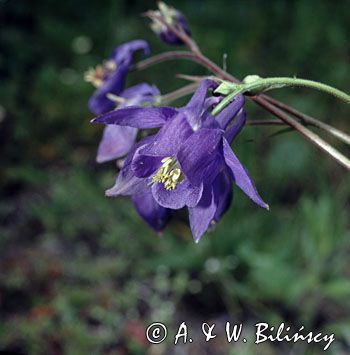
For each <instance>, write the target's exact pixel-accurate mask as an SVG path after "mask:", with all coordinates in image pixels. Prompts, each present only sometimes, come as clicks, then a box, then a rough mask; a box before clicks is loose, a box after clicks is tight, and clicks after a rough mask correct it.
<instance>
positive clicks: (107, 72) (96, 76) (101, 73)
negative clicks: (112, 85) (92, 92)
mask: <svg viewBox="0 0 350 355" xmlns="http://www.w3.org/2000/svg"><path fill="white" fill-rule="evenodd" d="M116 69H117V64H116V63H115V62H114V61H113V60H107V61H105V62H104V63H103V64H100V65H97V66H96V68H90V69H89V70H88V71H87V72H86V73H85V75H84V79H85V81H87V82H89V83H92V85H94V86H95V87H96V88H98V87H100V86H101V85H102V84H103V83H104V81H105V80H106V79H107V78H108V77H110V76H111V75H112V74H113V73H114V72H115V70H116Z"/></svg>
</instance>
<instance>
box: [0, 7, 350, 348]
mask: <svg viewBox="0 0 350 355" xmlns="http://www.w3.org/2000/svg"><path fill="white" fill-rule="evenodd" d="M170 4H172V5H174V6H176V7H177V8H179V9H180V10H181V11H183V12H184V13H185V14H186V15H187V17H188V19H189V21H190V23H191V28H192V32H193V36H194V37H195V38H196V40H197V41H198V43H199V44H200V46H201V47H202V50H203V52H204V53H205V54H207V55H208V56H209V57H210V58H212V59H213V60H214V61H216V62H217V63H218V64H219V65H222V56H223V53H227V55H228V59H227V66H228V70H229V71H230V72H232V73H233V74H234V75H235V76H237V77H239V78H243V77H244V76H245V75H248V74H259V75H261V76H293V75H297V76H299V77H304V78H308V79H314V80H319V81H322V82H325V83H328V84H330V85H334V86H336V87H338V88H340V89H342V90H344V91H346V92H349V89H350V86H349V74H350V67H349V57H350V43H349V38H350V26H349V22H350V17H349V1H345V0H344V1H333V2H331V1H321V0H320V1H306V0H305V1H283V0H279V1H243V0H240V1H210V0H205V1H199V0H197V1H195V0H190V1H173V2H171V3H170ZM154 7H155V4H154V3H153V2H152V1H147V2H146V1H142V0H138V1H136V0H134V1H117V0H113V1H97V0H96V1H80V0H70V1H60V2H58V1H53V0H36V1H24V0H7V1H4V0H2V1H0V77H1V81H0V151H1V154H0V164H1V170H0V179H1V180H0V181H1V183H0V191H1V199H0V221H1V224H0V350H12V351H19V352H23V353H30V354H87V353H91V354H92V353H93V354H144V353H148V354H163V353H164V354H171V353H174V354H180V353H181V354H187V353H190V352H192V353H198V354H233V353H237V352H239V353H240V354H255V353H257V352H258V353H259V354H285V353H290V354H318V353H320V354H321V353H322V350H321V347H316V346H315V345H308V344H306V343H298V344H297V345H295V344H268V343H265V344H264V345H259V347H256V346H255V345H254V344H253V340H254V333H253V332H254V327H253V325H254V324H255V323H256V322H257V321H266V322H270V323H271V324H272V325H278V324H279V323H280V322H282V321H283V322H287V323H288V324H289V325H291V326H292V327H294V328H293V329H294V330H298V329H299V327H300V326H301V325H304V326H305V328H306V329H307V330H312V331H321V332H326V333H331V332H335V336H336V339H337V341H336V342H335V343H333V344H332V346H331V348H330V350H328V352H329V353H332V354H347V353H349V351H350V318H349V311H350V307H349V306H350V281H349V276H350V263H349V251H350V238H349V237H350V230H349V201H350V200H349V196H350V184H349V182H350V178H349V174H348V173H347V172H346V171H345V170H344V169H343V168H341V167H339V166H338V165H337V164H336V163H335V162H334V161H332V160H331V159H330V158H328V157H327V156H325V155H324V154H323V153H322V152H320V151H318V150H316V148H314V147H312V146H311V145H310V144H309V143H307V142H305V141H304V140H303V138H301V137H300V136H299V135H298V134H297V133H295V132H289V133H284V134H279V135H273V133H276V132H277V131H278V130H279V128H271V127H264V128H262V127H247V128H246V129H245V131H244V132H243V134H241V136H240V137H239V139H237V141H236V142H235V144H234V147H233V148H234V150H235V152H236V153H237V155H238V156H239V158H240V159H241V161H242V162H243V163H244V164H245V166H246V167H247V168H248V169H249V171H250V172H251V175H252V176H253V177H254V180H255V182H256V185H257V187H258V189H259V191H260V193H261V194H262V196H263V197H264V199H265V200H266V201H267V202H268V203H269V204H270V207H271V210H270V212H266V211H264V210H262V209H259V208H258V207H256V206H255V205H253V204H252V203H251V202H250V201H249V200H248V199H247V198H246V197H245V196H244V195H243V194H242V193H241V192H240V191H238V190H235V191H236V194H235V199H234V204H233V206H232V207H231V209H230V211H229V212H228V213H227V214H226V215H225V217H224V218H223V220H222V221H221V222H220V223H219V224H218V225H217V227H216V228H215V230H214V231H213V232H211V233H208V234H206V235H205V236H204V238H203V239H202V241H201V242H200V243H199V244H198V245H196V244H195V243H194V242H193V240H192V237H191V233H190V231H189V229H188V226H187V221H186V216H185V215H184V216H183V217H181V216H180V217H178V218H176V219H175V220H174V221H173V222H172V223H171V225H170V227H169V228H168V229H167V230H166V232H165V233H164V236H162V237H159V236H157V235H155V233H153V232H152V231H151V230H149V229H148V228H147V226H145V225H144V224H143V222H142V221H141V220H140V219H139V218H138V217H137V215H136V213H135V212H134V210H133V209H132V206H131V203H130V201H129V200H127V199H124V198H118V199H107V198H105V197H104V190H105V189H106V188H108V187H110V186H112V184H113V182H114V177H115V174H116V167H115V164H114V163H113V162H112V163H107V164H104V165H97V164H96V163H95V154H96V147H97V145H98V142H99V139H100V135H101V129H102V127H98V126H92V125H91V124H90V123H89V120H90V119H91V118H92V117H93V116H92V115H91V114H90V113H89V112H88V110H87V107H86V103H87V100H88V98H89V96H90V95H91V94H92V92H93V89H92V87H91V86H90V85H89V84H87V83H85V82H84V81H83V73H84V71H85V70H86V69H87V68H88V67H90V66H95V65H96V64H98V63H99V62H101V61H102V60H103V59H104V58H105V57H106V56H108V55H109V53H110V52H111V51H112V49H113V48H114V47H115V46H117V45H119V44H121V43H123V42H126V41H129V40H132V39H136V38H144V39H146V40H148V41H149V42H150V44H151V47H152V51H153V53H158V52H161V51H164V50H168V49H170V48H168V47H167V46H166V45H165V44H162V43H160V42H159V41H158V39H157V38H156V37H155V36H154V35H153V34H152V32H151V31H150V30H149V29H148V25H147V20H146V19H144V18H142V17H140V16H139V14H140V13H141V12H144V11H146V10H147V9H148V8H154ZM139 58H140V57H139ZM176 73H186V74H192V75H202V74H206V73H207V72H206V71H205V70H203V69H202V68H200V67H199V66H198V65H196V64H192V63H190V62H187V61H179V62H174V61H173V62H167V63H164V64H161V65H159V66H158V67H153V68H150V69H147V70H145V71H143V72H138V73H136V72H134V73H131V75H130V76H129V79H128V85H131V84H135V83H137V82H139V81H141V80H142V81H148V82H151V83H155V84H156V85H157V86H158V87H159V88H160V90H161V91H162V92H163V93H167V92H170V91H171V90H173V89H176V88H179V87H180V86H181V85H183V84H184V83H185V82H184V81H182V80H180V79H176V78H175V77H174V74H176ZM272 94H273V95H274V96H275V97H278V98H280V99H282V100H284V101H285V102H286V103H288V104H290V105H292V106H295V107H296V108H298V109H300V110H302V111H304V112H306V113H308V114H311V115H313V116H316V117H318V118H319V119H321V120H322V121H325V122H328V123H331V124H333V125H334V126H337V127H338V128H341V129H344V130H345V131H346V130H347V132H349V131H350V124H349V107H347V106H346V105H345V104H343V103H342V102H340V101H337V100H336V99H334V98H332V97H328V96H327V95H323V94H320V93H317V92H312V91H310V90H305V89H294V90H292V89H283V90H280V91H279V92H273V93H272ZM181 103H182V102H181V101H179V102H178V103H177V104H179V105H180V104H181ZM248 111H249V117H250V118H269V115H268V114H267V113H266V112H264V111H263V110H261V109H258V108H256V107H255V106H253V105H252V104H250V103H249V104H248ZM272 135H273V136H272ZM326 138H327V139H329V137H326ZM331 141H332V140H331ZM333 143H336V142H333ZM337 146H338V148H339V149H342V150H343V152H345V153H347V154H349V152H350V150H349V147H347V146H342V145H339V144H338V143H337ZM227 320H231V322H243V323H244V325H245V329H244V332H245V335H246V337H247V339H248V343H247V344H243V343H242V342H239V343H237V344H231V345H229V344H227V342H226V341H225V339H224V338H223V336H224V324H225V322H226V321H227ZM152 321H163V322H165V323H166V324H167V325H168V326H169V339H168V342H167V343H164V344H161V345H158V346H153V347H149V344H148V343H147V341H146V340H145V337H144V334H145V328H146V327H147V325H148V324H150V323H151V322H152ZM182 321H186V323H187V324H188V325H189V326H190V327H191V328H190V329H191V331H192V332H193V333H194V335H193V338H194V339H195V340H196V339H197V341H194V343H193V344H191V345H189V344H187V345H185V346H182V347H181V346H177V347H174V346H173V345H172V341H173V335H174V332H175V331H176V329H177V326H178V324H180V323H181V322H182ZM205 321H209V322H216V323H217V332H218V333H220V332H221V333H220V335H219V336H218V337H217V339H215V340H213V341H212V342H210V343H204V342H202V341H200V340H201V339H203V335H202V334H201V333H200V325H201V323H202V322H205ZM323 345H324V344H323ZM181 351H182V352H181Z"/></svg>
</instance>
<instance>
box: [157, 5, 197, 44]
mask: <svg viewBox="0 0 350 355" xmlns="http://www.w3.org/2000/svg"><path fill="white" fill-rule="evenodd" d="M158 8H159V10H157V11H154V14H155V15H157V16H160V17H162V19H163V20H164V21H165V22H166V23H167V24H169V25H173V26H175V27H176V28H178V29H180V30H182V31H184V32H185V33H186V34H188V35H189V36H190V35H191V31H190V26H189V24H188V22H187V20H186V17H185V16H184V15H183V14H182V13H181V12H180V11H178V10H176V9H174V8H173V7H171V6H168V5H166V4H165V3H164V2H162V1H160V2H159V3H158ZM151 28H152V30H153V31H154V32H155V33H156V34H157V35H158V36H159V38H160V39H161V40H162V41H163V42H165V43H167V44H172V45H181V44H183V41H182V39H181V38H179V37H178V36H177V35H176V34H175V33H173V32H171V31H169V29H168V28H167V26H166V25H165V24H163V23H162V22H160V21H158V20H157V19H153V22H152V23H151Z"/></svg>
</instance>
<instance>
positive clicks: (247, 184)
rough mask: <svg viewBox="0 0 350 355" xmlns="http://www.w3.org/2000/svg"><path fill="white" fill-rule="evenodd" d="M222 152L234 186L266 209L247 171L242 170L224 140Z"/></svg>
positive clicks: (266, 206)
mask: <svg viewBox="0 0 350 355" xmlns="http://www.w3.org/2000/svg"><path fill="white" fill-rule="evenodd" d="M223 152H224V158H225V162H226V164H227V166H228V167H229V169H230V171H231V174H232V178H233V180H234V182H235V184H236V185H237V186H238V187H239V188H240V189H241V190H242V191H243V192H244V193H245V194H246V195H247V196H248V197H249V198H251V199H252V200H253V201H254V202H255V203H256V204H257V205H259V206H260V207H263V208H267V209H268V208H269V206H268V204H266V203H265V202H264V201H263V200H262V198H261V197H260V195H259V193H258V191H257V190H256V188H255V185H254V182H253V180H252V179H251V177H250V176H249V173H248V171H247V170H246V169H245V168H244V166H243V165H242V164H241V162H240V161H239V160H238V158H237V157H236V155H235V154H234V153H233V151H232V149H231V147H230V145H229V144H228V142H227V141H226V139H224V144H223Z"/></svg>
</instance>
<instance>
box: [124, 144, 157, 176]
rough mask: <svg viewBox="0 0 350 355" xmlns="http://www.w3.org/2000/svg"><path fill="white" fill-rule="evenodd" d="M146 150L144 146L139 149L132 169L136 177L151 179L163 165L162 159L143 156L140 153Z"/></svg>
mask: <svg viewBox="0 0 350 355" xmlns="http://www.w3.org/2000/svg"><path fill="white" fill-rule="evenodd" d="M143 150H144V146H143V147H141V148H139V149H138V150H137V151H136V152H135V155H134V158H133V160H132V163H131V169H132V170H133V172H134V174H135V176H137V177H139V178H145V177H149V176H151V175H152V174H154V173H155V172H156V171H157V170H158V169H159V168H160V166H161V165H162V162H161V161H162V159H163V158H162V157H158V156H152V155H143V154H141V153H140V152H142V151H143Z"/></svg>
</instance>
